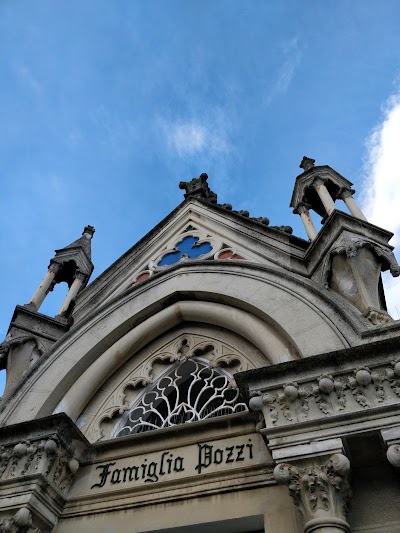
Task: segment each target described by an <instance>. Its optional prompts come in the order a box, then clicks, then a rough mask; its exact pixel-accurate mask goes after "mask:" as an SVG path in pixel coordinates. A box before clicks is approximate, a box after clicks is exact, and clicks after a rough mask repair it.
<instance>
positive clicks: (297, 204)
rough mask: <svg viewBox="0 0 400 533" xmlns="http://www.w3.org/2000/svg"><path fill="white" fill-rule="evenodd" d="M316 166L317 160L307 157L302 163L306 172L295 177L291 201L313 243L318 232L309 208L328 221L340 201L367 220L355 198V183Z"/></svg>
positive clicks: (332, 170) (355, 214) (324, 167)
mask: <svg viewBox="0 0 400 533" xmlns="http://www.w3.org/2000/svg"><path fill="white" fill-rule="evenodd" d="M314 163H315V159H311V158H309V157H306V156H304V157H303V159H302V160H301V163H300V165H299V166H300V168H302V169H303V170H304V172H303V173H302V174H300V175H299V176H297V178H296V182H295V185H294V190H293V195H292V200H291V202H290V207H293V212H294V213H296V214H299V215H300V216H301V219H302V221H303V224H304V227H305V229H306V232H307V235H308V237H309V238H310V240H311V241H312V240H314V239H315V237H316V236H317V233H318V232H317V230H316V229H315V226H314V224H313V222H312V220H311V218H310V214H309V209H313V210H314V211H315V212H316V213H318V214H319V215H320V216H321V217H322V220H323V221H325V220H326V218H327V217H328V216H329V215H331V214H332V212H333V211H334V210H335V209H337V207H336V204H335V200H336V199H340V200H343V201H344V203H345V204H346V206H347V208H348V209H349V211H350V213H351V214H352V215H353V216H354V217H356V218H359V219H360V220H365V221H366V220H367V219H366V218H365V216H364V214H363V213H362V211H361V209H360V208H359V207H358V206H357V204H356V202H355V200H354V199H353V194H354V193H355V191H354V189H352V188H351V187H352V185H353V184H352V183H351V182H350V181H349V180H347V179H346V178H344V177H343V176H341V175H340V174H339V173H338V172H336V170H334V169H333V168H331V167H329V166H328V165H324V166H317V167H316V166H314Z"/></svg>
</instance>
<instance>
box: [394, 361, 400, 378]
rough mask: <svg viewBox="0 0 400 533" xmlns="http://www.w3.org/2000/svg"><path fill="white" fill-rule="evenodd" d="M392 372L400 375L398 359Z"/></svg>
mask: <svg viewBox="0 0 400 533" xmlns="http://www.w3.org/2000/svg"><path fill="white" fill-rule="evenodd" d="M393 372H394V373H395V374H396V376H397V377H400V361H397V363H395V364H394V367H393Z"/></svg>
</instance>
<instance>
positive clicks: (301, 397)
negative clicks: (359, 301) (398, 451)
mask: <svg viewBox="0 0 400 533" xmlns="http://www.w3.org/2000/svg"><path fill="white" fill-rule="evenodd" d="M399 398H400V360H396V361H393V362H392V364H391V365H390V366H388V365H385V366H383V365H382V366H377V367H375V368H372V369H371V368H369V367H364V366H360V367H357V368H355V369H354V370H349V371H347V372H340V373H336V374H335V375H332V374H322V375H320V376H319V377H318V378H309V379H308V380H307V381H305V380H304V381H302V382H301V383H298V382H289V383H286V384H284V385H283V386H282V387H281V388H279V389H274V390H272V389H271V390H268V391H265V392H263V393H262V392H259V393H258V392H256V393H253V396H252V398H251V399H250V404H249V405H250V408H251V409H253V410H255V411H261V410H262V411H263V412H264V416H265V419H266V424H267V427H274V426H277V425H280V426H281V425H288V424H295V423H298V422H302V421H306V420H312V419H315V418H320V417H321V416H326V417H327V416H333V415H338V414H342V413H346V412H355V411H359V410H364V409H367V408H373V407H378V406H380V405H388V404H389V405H390V404H395V403H398V402H399Z"/></svg>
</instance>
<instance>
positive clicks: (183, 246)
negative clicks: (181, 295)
mask: <svg viewBox="0 0 400 533" xmlns="http://www.w3.org/2000/svg"><path fill="white" fill-rule="evenodd" d="M196 259H199V260H206V259H215V260H219V259H221V260H222V259H223V260H227V259H247V258H246V257H245V256H243V255H242V254H239V253H237V251H236V250H235V249H234V248H232V247H231V246H230V245H228V244H226V243H225V242H223V241H222V240H221V238H219V237H217V236H215V235H210V234H209V233H207V232H206V231H204V230H203V229H197V228H195V227H194V226H192V225H189V226H187V227H186V229H184V230H183V231H181V232H180V233H178V234H177V235H175V236H174V237H173V238H172V239H171V240H170V241H169V242H168V243H167V245H166V247H165V248H164V249H163V250H162V251H161V252H158V253H157V255H156V256H154V257H153V259H152V260H151V261H150V262H149V263H148V264H147V265H146V266H145V268H143V267H142V269H141V270H140V271H139V272H137V273H136V274H135V276H134V277H133V281H132V282H131V284H130V286H133V285H135V284H136V283H141V282H143V281H145V280H146V279H148V278H150V277H151V276H152V275H153V274H155V273H156V272H159V271H162V270H165V269H166V268H168V267H170V266H172V265H175V264H177V263H179V262H181V261H193V260H196Z"/></svg>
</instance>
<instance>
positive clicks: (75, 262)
mask: <svg viewBox="0 0 400 533" xmlns="http://www.w3.org/2000/svg"><path fill="white" fill-rule="evenodd" d="M94 232H95V229H94V227H93V226H85V228H84V229H83V232H82V237H80V238H79V239H77V240H76V241H74V242H72V243H71V244H68V246H65V247H64V248H60V249H59V250H56V251H55V252H56V253H55V256H54V257H53V259H51V260H50V265H49V269H48V272H47V274H46V276H45V277H44V278H43V281H42V282H41V284H40V285H39V287H38V289H37V290H36V292H35V294H34V295H33V296H32V298H31V301H30V302H29V304H28V305H29V306H31V307H32V308H33V309H35V310H38V309H39V307H40V306H41V304H42V303H43V300H44V299H45V297H46V295H47V293H48V292H49V291H51V290H53V288H54V285H56V284H57V283H62V282H64V281H65V282H66V283H67V285H68V287H69V289H70V290H69V292H68V295H67V297H66V300H65V302H64V304H63V306H62V308H61V309H60V312H59V314H60V315H64V314H65V313H66V311H67V308H68V307H69V305H70V303H71V302H72V300H73V299H74V298H75V296H76V295H77V294H78V292H79V291H80V290H81V289H83V288H84V287H85V286H86V284H87V282H88V281H89V278H90V275H91V273H92V272H93V268H94V266H93V263H92V260H91V255H92V254H91V240H92V237H93V234H94Z"/></svg>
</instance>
